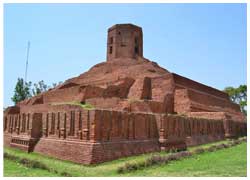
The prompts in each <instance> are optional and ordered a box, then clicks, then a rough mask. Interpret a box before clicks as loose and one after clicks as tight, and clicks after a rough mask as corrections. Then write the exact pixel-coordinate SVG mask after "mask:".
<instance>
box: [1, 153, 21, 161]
mask: <svg viewBox="0 0 250 180" xmlns="http://www.w3.org/2000/svg"><path fill="white" fill-rule="evenodd" d="M3 157H4V158H6V159H9V160H12V161H18V160H19V157H17V156H14V155H11V154H9V153H7V152H4V154H3Z"/></svg>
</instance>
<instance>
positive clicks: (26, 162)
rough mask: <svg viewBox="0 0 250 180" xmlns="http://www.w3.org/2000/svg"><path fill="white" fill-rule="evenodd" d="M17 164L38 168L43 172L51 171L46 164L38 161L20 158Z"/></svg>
mask: <svg viewBox="0 0 250 180" xmlns="http://www.w3.org/2000/svg"><path fill="white" fill-rule="evenodd" d="M19 163H21V164H23V165H25V166H27V167H31V168H39V169H44V170H48V171H51V170H50V168H49V167H48V166H47V165H46V164H43V163H41V162H39V161H35V160H30V159H26V158H22V159H21V160H20V161H19Z"/></svg>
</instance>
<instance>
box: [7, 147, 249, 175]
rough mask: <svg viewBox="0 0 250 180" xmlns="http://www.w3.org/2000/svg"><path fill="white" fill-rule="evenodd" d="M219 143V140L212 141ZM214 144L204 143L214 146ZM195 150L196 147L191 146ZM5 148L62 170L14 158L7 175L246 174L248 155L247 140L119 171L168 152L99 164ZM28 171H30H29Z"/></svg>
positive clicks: (13, 153)
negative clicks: (69, 160) (169, 161)
mask: <svg viewBox="0 0 250 180" xmlns="http://www.w3.org/2000/svg"><path fill="white" fill-rule="evenodd" d="M212 144H217V143H212ZM210 145H211V144H207V145H202V146H205V147H207V146H210ZM190 150H192V148H190ZM4 152H7V153H8V154H11V155H15V156H18V157H22V158H23V157H25V158H27V159H30V160H37V161H39V162H41V163H44V164H46V165H47V166H48V167H49V168H51V169H53V170H56V171H57V172H58V174H55V173H51V172H49V171H47V170H40V169H32V168H26V167H25V166H23V165H21V164H18V163H16V162H15V161H11V160H7V159H5V160H4V176H62V174H64V173H68V174H71V175H72V176H246V170H247V155H246V143H245V142H244V143H242V144H240V145H237V146H234V147H231V148H228V149H222V150H218V151H216V152H206V153H203V154H200V155H194V156H193V157H190V158H186V159H182V160H180V161H176V162H172V163H170V164H166V165H155V166H152V167H148V168H145V169H143V170H137V171H134V172H130V173H125V174H118V173H117V168H118V167H119V166H122V165H124V164H125V163H126V162H135V161H136V162H139V161H143V160H145V158H148V157H150V156H151V155H152V154H161V155H165V154H167V153H166V152H161V153H150V154H143V155H139V156H133V157H127V158H121V159H118V160H114V161H111V162H106V163H102V164H99V165H91V166H87V165H79V164H74V163H71V162H68V161H61V160H56V159H54V158H50V157H47V156H44V155H40V154H37V153H30V154H27V153H25V152H23V151H20V150H17V149H12V148H4ZM27 172H29V173H28V174H27Z"/></svg>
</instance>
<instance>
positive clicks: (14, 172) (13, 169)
mask: <svg viewBox="0 0 250 180" xmlns="http://www.w3.org/2000/svg"><path fill="white" fill-rule="evenodd" d="M4 176H8V177H28V176H30V177H35V176H36V177H45V176H46V177H48V176H57V174H54V173H50V172H48V171H46V170H42V169H33V168H27V167H25V166H23V165H21V164H19V163H17V162H15V161H11V160H8V159H5V160H4Z"/></svg>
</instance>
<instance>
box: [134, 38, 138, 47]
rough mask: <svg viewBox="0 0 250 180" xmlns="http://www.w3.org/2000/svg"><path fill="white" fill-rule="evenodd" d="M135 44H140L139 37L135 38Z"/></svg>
mask: <svg viewBox="0 0 250 180" xmlns="http://www.w3.org/2000/svg"><path fill="white" fill-rule="evenodd" d="M135 44H136V45H137V44H138V38H137V37H136V38H135Z"/></svg>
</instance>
